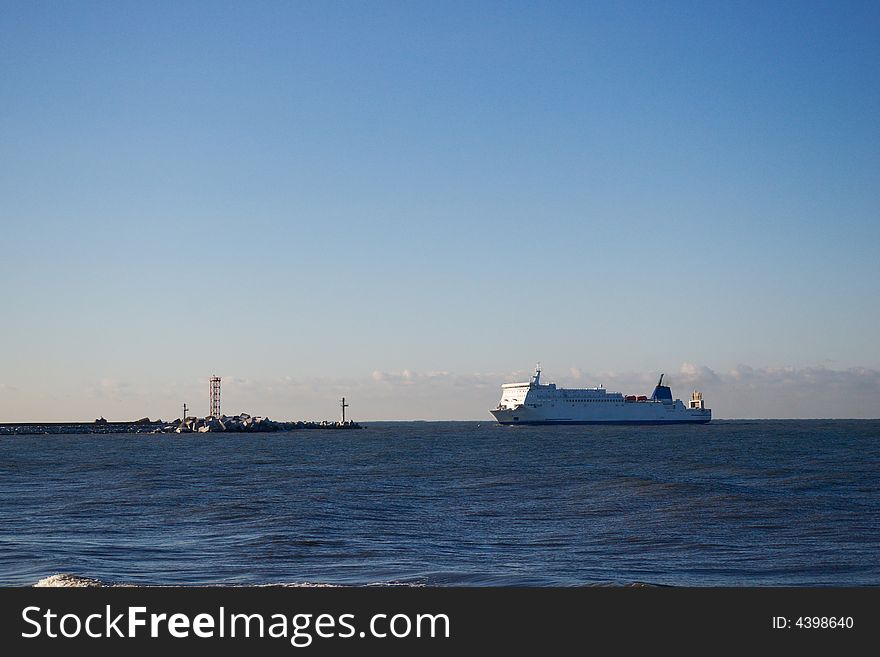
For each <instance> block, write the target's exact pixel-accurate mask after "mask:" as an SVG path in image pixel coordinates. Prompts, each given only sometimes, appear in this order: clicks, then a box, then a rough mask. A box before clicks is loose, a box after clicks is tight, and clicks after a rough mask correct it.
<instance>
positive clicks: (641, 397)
mask: <svg viewBox="0 0 880 657" xmlns="http://www.w3.org/2000/svg"><path fill="white" fill-rule="evenodd" d="M637 399H638V400H639V401H648V398H647V397H646V396H645V395H639V396H638V397H637Z"/></svg>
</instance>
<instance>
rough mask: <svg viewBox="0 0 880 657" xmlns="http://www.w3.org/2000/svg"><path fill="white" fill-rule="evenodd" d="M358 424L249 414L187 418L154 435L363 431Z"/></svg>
mask: <svg viewBox="0 0 880 657" xmlns="http://www.w3.org/2000/svg"><path fill="white" fill-rule="evenodd" d="M361 428H362V427H361V425H359V424H358V423H357V422H352V421H350V420H349V421H346V422H330V421H327V420H324V421H322V422H304V421H302V420H300V421H297V422H279V421H276V420H270V419H269V418H267V417H259V416H256V417H252V416H250V415H248V414H247V413H241V414H239V415H231V416H230V415H222V416H220V417H210V416H209V417H187V418H184V419H182V420H181V419H178V420H175V421H174V422H169V423H167V424H163V425H162V426H160V427H157V428H155V429H154V430H153V432H152V433H216V432H224V431H228V432H232V433H248V432H269V431H296V430H298V429H361Z"/></svg>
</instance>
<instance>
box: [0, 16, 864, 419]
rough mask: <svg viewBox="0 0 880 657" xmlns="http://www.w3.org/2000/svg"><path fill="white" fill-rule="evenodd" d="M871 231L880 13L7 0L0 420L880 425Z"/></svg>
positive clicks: (0, 114)
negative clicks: (565, 410)
mask: <svg viewBox="0 0 880 657" xmlns="http://www.w3.org/2000/svg"><path fill="white" fill-rule="evenodd" d="M878 210H880V4H878V3H876V2H806V1H804V2H744V1H743V2H729V3H706V2H675V1H673V2H663V3H657V2H635V1H629V2H528V3H526V2H497V3H496V2H490V3H486V2H473V1H469V2H451V1H449V2H430V3H429V2H390V1H387V2H355V1H349V2H330V1H321V2H186V1H175V2H150V3H143V2H80V3H69V2H7V1H3V2H0V236H2V251H3V255H2V258H0V281H2V282H0V308H2V309H3V315H2V320H0V345H2V346H0V421H40V420H45V421H49V420H74V419H77V420H91V419H94V418H95V417H99V416H103V417H106V418H108V419H114V420H115V419H118V420H124V419H132V418H138V417H143V416H150V417H153V418H156V417H161V418H164V419H173V418H175V417H179V415H180V407H181V404H182V403H183V402H187V403H188V405H189V406H190V408H192V409H193V410H194V411H195V412H197V413H202V414H207V413H208V377H209V376H211V375H212V374H217V375H220V376H222V377H223V410H224V411H226V412H239V411H247V412H250V413H252V414H260V415H268V416H270V417H272V418H276V419H288V418H294V419H324V418H333V417H336V415H337V412H338V402H337V400H338V398H339V397H340V396H342V395H346V397H347V398H348V401H349V402H350V404H351V407H350V409H349V415H350V416H351V417H354V418H355V419H361V420H380V419H387V420H404V419H485V420H491V417H490V416H489V415H488V412H487V410H488V409H489V408H492V407H494V406H495V405H496V403H497V401H498V399H499V398H500V384H501V383H504V382H505V381H510V380H519V379H523V378H524V377H527V376H528V374H529V372H530V371H531V370H532V368H533V367H534V364H535V362H536V361H541V363H542V364H543V368H544V373H545V374H544V376H545V379H547V380H553V381H557V382H558V383H560V384H563V385H578V386H593V385H598V384H602V385H605V386H606V387H609V388H610V387H615V388H617V389H620V390H621V391H623V392H625V393H627V394H629V393H636V392H638V393H648V394H649V393H650V390H651V387H652V385H653V383H654V382H655V380H656V378H657V377H658V376H659V373H660V372H666V373H667V376H668V377H669V381H670V383H671V385H672V386H673V392H674V393H675V394H676V396H681V397H683V398H687V397H688V396H689V392H690V388H692V387H695V386H701V388H702V389H703V390H704V392H705V396H706V399H707V405H708V406H710V407H712V408H713V410H714V413H715V417H726V418H753V417H783V418H784V417H873V418H876V417H878V416H880V401H878V400H880V349H878V348H877V339H876V336H877V335H878V334H880V264H878V257H877V254H878V246H880V213H878ZM202 407H204V409H202Z"/></svg>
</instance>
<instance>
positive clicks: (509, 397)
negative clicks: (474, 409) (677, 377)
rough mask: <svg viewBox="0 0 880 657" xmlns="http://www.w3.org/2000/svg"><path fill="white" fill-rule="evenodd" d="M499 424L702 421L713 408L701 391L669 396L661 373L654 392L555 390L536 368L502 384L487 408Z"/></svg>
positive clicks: (709, 414)
mask: <svg viewBox="0 0 880 657" xmlns="http://www.w3.org/2000/svg"><path fill="white" fill-rule="evenodd" d="M489 412H490V413H491V414H492V415H493V416H495V419H496V420H498V423H499V424H675V423H679V424H681V423H688V424H705V423H706V422H709V421H710V420H711V419H712V411H711V409H708V408H706V407H705V404H704V402H703V394H702V393H701V392H699V391H697V390H694V394H693V395H692V396H691V398H690V400H688V402H687V405H685V404H684V403H683V402H682V401H681V400H680V399H675V400H673V399H672V390H671V389H670V387H669V386H665V385H663V375H662V374H661V375H660V381H658V382H657V387H655V388H654V394H652V395H651V396H650V397H648V396H647V395H623V394H621V393H619V392H609V391H607V390H606V389H605V388H603V387H601V386H599V387H598V388H557V387H556V384H555V383H547V384H545V383H541V369H540V367H537V368H535V374H534V376H532V378H531V380H530V381H528V382H526V383H505V384H504V385H502V386H501V401H500V402H498V407H497V408H494V409H492V410H491V411H489Z"/></svg>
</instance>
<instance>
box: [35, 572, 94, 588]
mask: <svg viewBox="0 0 880 657" xmlns="http://www.w3.org/2000/svg"><path fill="white" fill-rule="evenodd" d="M34 586H76V587H84V586H104V583H103V582H100V581H98V580H96V579H90V578H88V577H77V576H76V575H70V574H69V573H58V574H57V575H50V576H49V577H44V578H43V579H41V580H40V581H39V582H37V583H36V584H34Z"/></svg>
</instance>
